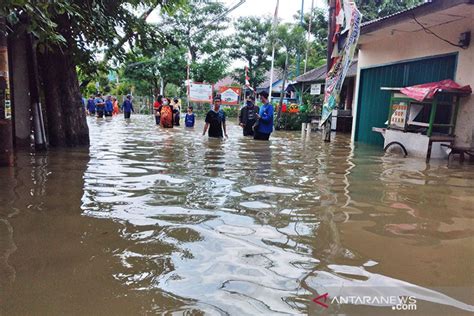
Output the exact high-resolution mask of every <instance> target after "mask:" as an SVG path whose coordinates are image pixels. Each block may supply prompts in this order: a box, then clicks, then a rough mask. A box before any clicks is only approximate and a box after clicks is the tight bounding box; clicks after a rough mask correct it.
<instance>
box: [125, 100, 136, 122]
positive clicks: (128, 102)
mask: <svg viewBox="0 0 474 316" xmlns="http://www.w3.org/2000/svg"><path fill="white" fill-rule="evenodd" d="M122 111H123V115H124V117H125V119H129V118H130V115H131V114H132V112H135V110H134V109H133V103H132V96H131V95H130V94H129V95H127V98H126V99H125V101H123V104H122Z"/></svg>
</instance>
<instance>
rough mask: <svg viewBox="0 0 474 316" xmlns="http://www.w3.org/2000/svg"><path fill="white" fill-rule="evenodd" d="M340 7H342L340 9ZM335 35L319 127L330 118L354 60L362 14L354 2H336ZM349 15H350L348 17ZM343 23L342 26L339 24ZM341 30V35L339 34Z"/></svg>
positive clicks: (345, 0) (344, 0) (338, 0)
mask: <svg viewBox="0 0 474 316" xmlns="http://www.w3.org/2000/svg"><path fill="white" fill-rule="evenodd" d="M341 5H342V7H341ZM335 13H336V35H335V36H334V39H333V42H334V51H333V53H332V56H331V57H332V59H331V62H330V66H331V67H330V69H329V71H328V73H327V74H326V85H325V89H324V103H323V111H322V119H321V122H320V126H322V125H323V124H324V123H325V122H326V120H327V119H328V118H329V117H330V116H331V113H332V111H333V110H334V109H335V108H336V105H337V100H338V99H339V95H340V93H341V89H342V84H343V83H344V79H345V78H346V74H347V71H348V70H349V66H350V65H351V62H352V59H353V58H354V52H355V49H356V46H357V41H358V40H359V35H360V24H361V21H362V14H361V13H360V12H359V10H357V7H356V5H355V3H354V2H349V0H343V1H342V3H341V0H337V1H336V12H335ZM349 13H350V15H349ZM339 23H343V24H339ZM341 29H343V31H342V32H341V33H339V32H340V31H341Z"/></svg>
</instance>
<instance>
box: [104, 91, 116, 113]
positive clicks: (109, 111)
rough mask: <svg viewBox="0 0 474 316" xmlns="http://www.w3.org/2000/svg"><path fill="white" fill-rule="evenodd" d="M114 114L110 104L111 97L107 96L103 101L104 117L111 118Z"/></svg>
mask: <svg viewBox="0 0 474 316" xmlns="http://www.w3.org/2000/svg"><path fill="white" fill-rule="evenodd" d="M113 112H114V103H113V102H112V96H110V95H108V96H107V97H106V100H105V116H112V113H113Z"/></svg>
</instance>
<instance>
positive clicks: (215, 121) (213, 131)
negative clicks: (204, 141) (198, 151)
mask: <svg viewBox="0 0 474 316" xmlns="http://www.w3.org/2000/svg"><path fill="white" fill-rule="evenodd" d="M220 107H221V97H220V96H216V97H215V98H214V106H213V108H212V109H211V110H210V111H209V112H207V115H206V125H204V131H203V132H202V135H203V136H204V135H206V132H207V131H208V130H209V133H208V135H209V137H214V138H222V137H224V136H225V137H226V138H227V130H226V127H225V113H224V111H222V110H221V109H220ZM223 132H224V133H223Z"/></svg>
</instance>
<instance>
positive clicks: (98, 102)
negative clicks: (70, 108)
mask: <svg viewBox="0 0 474 316" xmlns="http://www.w3.org/2000/svg"><path fill="white" fill-rule="evenodd" d="M94 102H95V109H96V111H97V117H98V118H102V117H104V110H105V101H104V99H102V95H101V94H100V93H97V96H96V97H95V100H94Z"/></svg>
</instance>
